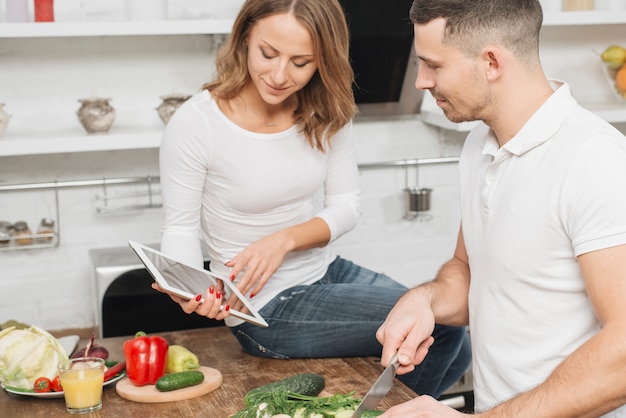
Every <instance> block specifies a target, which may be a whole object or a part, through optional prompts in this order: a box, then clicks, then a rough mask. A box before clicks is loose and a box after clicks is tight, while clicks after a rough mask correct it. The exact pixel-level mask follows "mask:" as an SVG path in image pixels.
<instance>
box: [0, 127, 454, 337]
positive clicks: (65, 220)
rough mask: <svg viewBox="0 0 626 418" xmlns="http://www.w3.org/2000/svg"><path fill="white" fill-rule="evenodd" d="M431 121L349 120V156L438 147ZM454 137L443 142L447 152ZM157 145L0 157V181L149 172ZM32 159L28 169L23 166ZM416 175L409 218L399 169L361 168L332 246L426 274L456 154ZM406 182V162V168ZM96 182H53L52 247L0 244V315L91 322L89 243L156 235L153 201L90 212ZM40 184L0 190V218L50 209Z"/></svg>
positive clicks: (51, 322) (414, 276)
mask: <svg viewBox="0 0 626 418" xmlns="http://www.w3.org/2000/svg"><path fill="white" fill-rule="evenodd" d="M436 131H437V130H436V129H435V128H430V127H427V126H424V125H423V124H421V122H419V120H418V119H417V118H413V119H405V120H398V121H395V122H375V121H370V122H358V123H357V124H356V127H355V133H356V137H357V142H358V153H359V156H358V157H359V161H360V162H361V163H370V162H375V161H391V160H397V159H405V158H409V159H411V158H416V157H419V158H424V157H435V156H439V155H440V144H439V140H438V139H437V136H436V135H435V133H436ZM459 146H460V141H458V140H455V139H454V138H452V139H450V140H448V143H446V144H444V148H445V149H446V150H448V151H449V154H450V155H456V154H457V153H458V147H459ZM157 157H158V152H157V151H156V150H148V151H126V152H102V153H86V154H67V155H57V156H30V157H19V158H3V159H0V178H1V179H2V183H6V184H16V183H24V182H31V181H34V182H37V181H46V180H54V179H64V180H70V179H93V178H102V177H109V178H110V177H124V176H130V175H138V176H145V175H156V174H158V164H157ZM30 168H32V169H30ZM419 170H420V171H419V177H420V185H421V186H428V187H432V188H433V190H434V191H433V195H432V210H431V213H432V217H433V218H432V220H430V221H428V222H411V221H406V220H404V219H403V215H404V213H405V206H404V200H403V199H404V192H403V189H404V187H405V172H404V170H403V169H397V168H396V169H377V170H363V171H362V172H361V183H362V187H363V218H362V220H361V223H360V224H359V226H358V227H357V228H356V229H355V230H354V231H352V232H351V233H350V234H348V235H347V236H345V237H343V238H341V239H339V240H338V241H337V242H336V244H335V245H336V247H337V248H338V250H339V251H340V253H341V254H342V255H343V256H344V257H347V258H350V259H352V260H354V261H356V262H359V263H361V264H363V265H365V266H367V267H370V268H373V269H376V270H380V271H384V272H387V273H389V274H391V275H392V276H393V277H396V278H397V279H398V280H400V281H402V282H404V283H405V284H407V285H412V284H416V283H418V282H421V281H424V280H427V279H429V278H431V277H432V276H433V274H434V273H435V272H436V270H437V268H438V266H439V265H440V264H441V262H443V261H444V260H445V259H446V258H447V257H448V256H449V255H450V254H451V251H452V245H453V242H454V238H455V234H456V228H457V227H458V210H457V206H456V183H457V181H456V176H455V170H456V164H450V165H445V166H439V167H434V166H427V167H422V168H420V169H419ZM409 175H410V184H409V186H410V187H413V186H414V185H415V184H414V179H415V175H416V173H415V171H414V169H411V170H410V172H409ZM101 193H102V188H101V187H88V188H78V189H61V190H60V191H59V201H60V225H61V245H60V246H59V247H57V248H47V249H39V250H36V249H33V250H22V251H7V252H0V266H1V267H0V271H1V273H0V319H3V320H6V319H16V320H19V321H23V322H27V323H34V324H38V325H40V326H42V327H44V328H47V329H52V330H54V329H65V328H74V327H78V328H83V327H90V326H93V325H95V322H96V319H95V318H94V315H93V304H94V303H95V298H94V297H93V292H94V286H95V282H94V275H93V268H92V265H91V260H90V258H89V255H88V251H89V249H91V248H103V247H114V246H125V245H126V241H127V240H128V239H134V240H137V241H141V242H146V243H152V242H158V241H159V236H160V234H159V229H160V224H161V210H160V209H148V210H140V211H123V210H120V211H117V212H116V211H113V212H111V213H106V214H104V213H98V211H97V208H98V207H100V206H101V205H102V203H101V202H98V201H96V199H95V196H96V195H97V194H101ZM52 202H53V195H52V193H51V192H48V191H33V192H21V193H17V192H16V193H3V194H0V218H2V219H11V220H15V219H17V218H19V219H25V220H27V221H28V222H29V224H31V226H34V225H35V224H36V222H37V221H38V220H39V219H40V218H41V217H42V216H44V215H42V214H44V213H45V214H46V215H48V214H50V213H52V212H54V208H53V206H54V205H53V203H52Z"/></svg>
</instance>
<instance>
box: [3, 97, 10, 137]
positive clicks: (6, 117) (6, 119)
mask: <svg viewBox="0 0 626 418" xmlns="http://www.w3.org/2000/svg"><path fill="white" fill-rule="evenodd" d="M9 119H11V115H9V114H8V113H7V112H6V111H5V110H4V103H0V136H2V134H3V133H4V131H5V129H6V128H7V125H8V124H9Z"/></svg>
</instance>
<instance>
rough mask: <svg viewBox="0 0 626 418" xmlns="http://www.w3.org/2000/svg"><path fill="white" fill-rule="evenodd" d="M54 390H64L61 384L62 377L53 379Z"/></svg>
mask: <svg viewBox="0 0 626 418" xmlns="http://www.w3.org/2000/svg"><path fill="white" fill-rule="evenodd" d="M52 390H53V391H55V392H63V386H61V378H60V377H59V376H57V377H55V378H54V379H53V380H52Z"/></svg>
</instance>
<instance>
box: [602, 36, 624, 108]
mask: <svg viewBox="0 0 626 418" xmlns="http://www.w3.org/2000/svg"><path fill="white" fill-rule="evenodd" d="M600 59H601V60H602V69H603V73H604V75H605V76H606V79H607V81H608V83H609V85H610V86H611V90H612V91H613V92H614V93H615V96H616V97H617V100H618V101H620V102H622V103H626V48H624V47H623V46H621V45H615V44H614V45H610V46H609V47H607V48H606V49H605V50H604V51H603V52H602V53H601V54H600Z"/></svg>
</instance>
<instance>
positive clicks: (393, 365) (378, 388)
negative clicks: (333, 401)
mask: <svg viewBox="0 0 626 418" xmlns="http://www.w3.org/2000/svg"><path fill="white" fill-rule="evenodd" d="M399 365H400V363H399V362H398V353H396V354H394V355H393V357H392V358H391V361H389V365H388V366H387V367H386V368H385V370H384V371H383V372H382V373H381V375H380V376H379V377H378V379H376V382H375V383H374V385H373V386H372V387H371V388H370V390H369V391H368V392H367V394H366V395H365V397H364V398H363V399H362V400H361V403H360V404H359V406H358V407H357V409H356V410H355V411H354V414H352V417H351V418H361V415H363V412H365V410H366V409H374V408H376V406H377V405H378V403H379V402H380V401H381V400H382V399H383V398H384V397H385V395H386V394H387V392H389V389H391V386H393V378H394V376H395V375H396V371H397V370H398V366H399Z"/></svg>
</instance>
